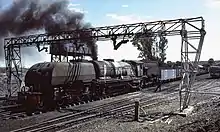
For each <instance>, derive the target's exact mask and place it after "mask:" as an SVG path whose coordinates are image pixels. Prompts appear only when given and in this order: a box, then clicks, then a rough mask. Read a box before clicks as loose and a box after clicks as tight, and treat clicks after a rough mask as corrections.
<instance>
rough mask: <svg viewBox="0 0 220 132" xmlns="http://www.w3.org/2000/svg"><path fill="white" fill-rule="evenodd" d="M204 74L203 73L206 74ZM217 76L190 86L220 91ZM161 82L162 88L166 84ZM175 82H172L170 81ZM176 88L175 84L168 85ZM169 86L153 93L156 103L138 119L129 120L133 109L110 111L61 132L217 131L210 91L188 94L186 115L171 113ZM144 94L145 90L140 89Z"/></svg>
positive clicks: (174, 98)
mask: <svg viewBox="0 0 220 132" xmlns="http://www.w3.org/2000/svg"><path fill="white" fill-rule="evenodd" d="M206 77H207V76H203V78H206ZM219 81H220V80H219V79H204V80H201V81H199V82H197V83H196V84H195V86H194V90H199V91H206V92H216V93H220V89H219V87H220V85H219ZM171 85H172V84H169V85H167V86H166V85H165V86H163V87H162V89H166V88H169V87H170V86H171ZM174 86H175V85H174ZM171 89H172V90H174V91H175V90H177V89H178V87H177V86H176V87H173V88H171ZM171 89H166V90H164V91H163V90H162V92H160V93H156V94H155V96H157V97H158V100H155V102H156V101H157V102H158V103H157V104H155V105H153V106H150V107H144V108H143V109H144V111H145V112H146V115H145V116H143V112H142V113H141V115H140V119H139V122H136V121H133V119H134V113H133V112H131V113H125V114H123V115H120V116H119V115H114V116H112V117H110V118H105V119H97V120H96V121H93V122H90V123H85V124H83V125H80V126H74V128H67V129H65V130H62V132H64V131H65V132H76V131H77V132H115V131H117V132H177V131H181V132H218V131H220V99H219V97H218V96H216V95H212V94H192V99H191V103H190V106H193V111H192V113H191V114H190V115H188V116H187V117H182V116H180V115H175V114H172V113H173V112H178V109H179V96H178V92H175V93H172V94H170V91H171ZM141 92H142V95H140V97H144V96H146V95H148V94H150V92H149V90H144V91H141Z"/></svg>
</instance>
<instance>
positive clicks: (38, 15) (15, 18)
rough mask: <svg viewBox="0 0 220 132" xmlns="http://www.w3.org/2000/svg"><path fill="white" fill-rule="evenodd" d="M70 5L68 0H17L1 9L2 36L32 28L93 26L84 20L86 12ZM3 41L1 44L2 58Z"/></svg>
mask: <svg viewBox="0 0 220 132" xmlns="http://www.w3.org/2000/svg"><path fill="white" fill-rule="evenodd" d="M68 5H69V1H68V0H47V1H46V0H14V1H13V3H12V4H11V5H10V6H9V7H7V8H6V9H1V10H0V11H1V12H0V38H1V40H3V38H5V37H10V36H20V35H27V34H28V33H29V32H30V31H36V32H38V31H42V30H44V31H46V32H57V31H64V30H74V29H82V28H88V27H90V24H89V23H85V22H84V21H83V18H84V14H82V13H79V12H74V11H72V10H69V9H68ZM1 7H2V5H0V8H1ZM2 42H3V41H2ZM3 45H4V44H3V43H1V44H0V48H1V49H0V59H1V60H2V59H3V56H4V52H3ZM94 45H95V44H94ZM94 47H95V46H94ZM31 53H32V52H31V51H30V50H27V51H25V54H29V55H30V54H31ZM95 54H97V53H95Z"/></svg>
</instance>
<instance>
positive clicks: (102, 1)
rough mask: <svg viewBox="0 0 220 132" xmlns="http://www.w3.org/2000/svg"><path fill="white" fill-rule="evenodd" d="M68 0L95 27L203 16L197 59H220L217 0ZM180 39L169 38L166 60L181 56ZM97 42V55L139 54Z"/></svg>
mask: <svg viewBox="0 0 220 132" xmlns="http://www.w3.org/2000/svg"><path fill="white" fill-rule="evenodd" d="M10 2H11V0H3V1H2V0H1V2H0V3H1V5H8V4H10ZM70 3H71V4H70V5H69V7H68V8H70V9H72V10H75V11H78V12H83V13H85V21H86V22H90V23H91V24H92V25H93V26H94V27H96V26H108V25H116V24H126V23H137V22H148V21H155V20H166V19H178V18H191V17H197V16H202V17H203V18H204V19H205V30H206V32H207V34H206V36H205V41H204V44H203V49H202V54H201V59H200V60H208V59H209V58H214V59H215V60H219V59H220V55H219V50H220V43H219V42H220V0H71V2H70ZM180 42H181V39H180V36H176V37H169V38H168V49H167V61H177V60H180V46H181V43H180ZM97 44H98V55H99V59H104V58H113V59H115V60H121V59H137V56H138V54H139V52H138V51H137V49H136V48H135V47H133V46H132V45H131V44H129V43H128V44H125V45H122V46H121V47H120V48H119V49H118V50H117V51H114V50H113V45H112V42H110V41H105V42H103V41H100V42H98V43H97ZM30 58H31V57H30V56H25V57H23V58H22V63H23V65H25V66H30V65H32V64H34V63H36V62H42V61H50V56H49V55H48V53H41V54H40V56H39V58H36V59H34V60H32V61H30V60H31V59H30ZM27 60H29V61H27Z"/></svg>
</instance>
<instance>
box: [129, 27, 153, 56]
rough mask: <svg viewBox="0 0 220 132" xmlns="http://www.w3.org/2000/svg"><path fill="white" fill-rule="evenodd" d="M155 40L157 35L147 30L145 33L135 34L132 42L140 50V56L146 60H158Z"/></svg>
mask: <svg viewBox="0 0 220 132" xmlns="http://www.w3.org/2000/svg"><path fill="white" fill-rule="evenodd" d="M154 42H155V35H154V34H153V33H152V31H151V30H150V31H145V34H142V33H137V34H135V36H134V38H133V40H132V44H133V45H134V46H135V47H137V50H139V51H140V54H139V56H138V58H142V59H146V60H157V57H156V56H155V55H154V51H153V50H154V49H153V44H154Z"/></svg>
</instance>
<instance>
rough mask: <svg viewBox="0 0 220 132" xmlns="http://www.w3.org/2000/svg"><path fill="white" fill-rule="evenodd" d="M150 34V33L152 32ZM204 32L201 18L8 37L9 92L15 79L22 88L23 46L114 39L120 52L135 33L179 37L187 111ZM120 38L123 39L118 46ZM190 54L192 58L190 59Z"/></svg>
mask: <svg viewBox="0 0 220 132" xmlns="http://www.w3.org/2000/svg"><path fill="white" fill-rule="evenodd" d="M148 31H151V32H150V33H149V32H148ZM81 33H90V35H81ZM205 33H206V32H205V29H204V19H203V18H202V17H196V18H186V19H174V20H164V21H154V22H143V23H135V24H123V25H116V26H104V27H95V28H88V29H84V30H74V31H63V32H57V33H50V34H38V35H30V36H22V37H16V38H7V39H5V41H4V48H5V63H6V71H7V76H8V80H7V90H8V92H9V95H11V94H12V93H13V92H12V91H11V90H12V88H11V84H12V78H14V80H16V84H17V87H18V88H19V87H20V85H21V78H20V76H21V72H22V66H21V53H20V48H21V47H26V46H39V45H41V46H44V45H50V46H51V45H53V44H56V43H57V42H59V43H62V42H67V41H69V42H72V41H81V40H87V39H93V40H96V41H106V40H112V41H113V46H114V49H115V50H117V49H118V48H119V47H120V45H121V44H123V43H126V42H128V39H130V38H132V37H134V35H135V34H139V35H140V34H141V35H140V38H141V37H151V36H153V35H160V36H176V35H179V36H180V37H181V40H182V42H181V62H182V64H183V78H182V81H181V83H180V85H179V86H180V104H181V107H180V108H181V109H184V108H186V107H187V106H188V104H189V99H190V92H189V91H190V88H191V86H192V85H193V82H194V80H195V75H196V72H197V69H198V62H199V59H200V55H201V50H202V45H203V40H204V36H205ZM118 39H122V40H121V41H120V42H119V43H117V40H118ZM195 40H197V41H195ZM190 55H191V56H193V57H191V58H190Z"/></svg>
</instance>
